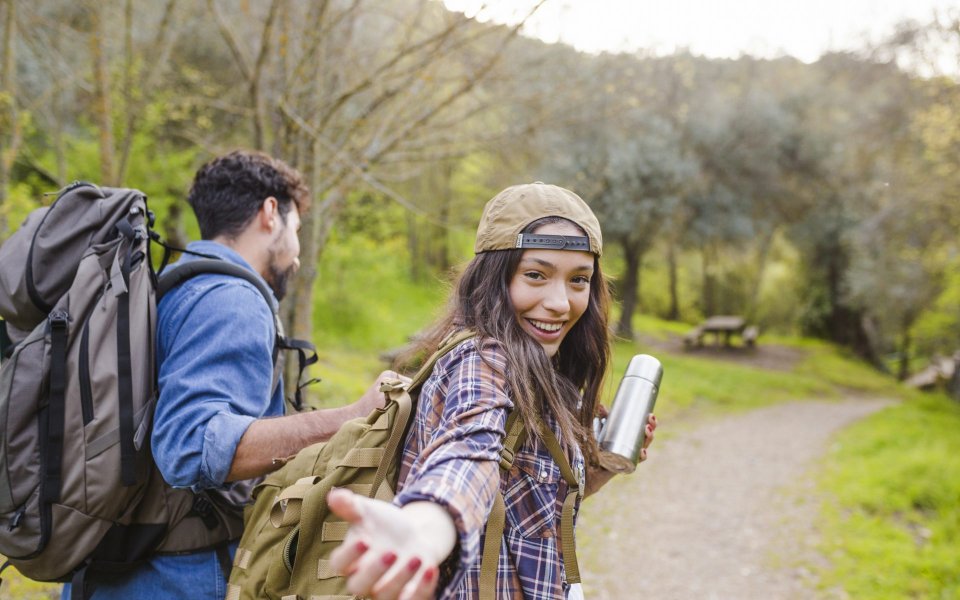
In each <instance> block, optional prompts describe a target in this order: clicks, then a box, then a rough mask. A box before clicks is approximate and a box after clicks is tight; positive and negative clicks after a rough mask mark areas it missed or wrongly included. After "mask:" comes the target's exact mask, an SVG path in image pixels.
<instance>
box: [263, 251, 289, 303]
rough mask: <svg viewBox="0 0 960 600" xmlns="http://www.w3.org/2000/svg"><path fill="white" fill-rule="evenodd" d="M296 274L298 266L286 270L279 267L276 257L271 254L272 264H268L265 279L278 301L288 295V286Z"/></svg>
mask: <svg viewBox="0 0 960 600" xmlns="http://www.w3.org/2000/svg"><path fill="white" fill-rule="evenodd" d="M296 272H297V266H296V265H295V264H293V265H290V266H289V267H287V268H286V269H281V268H280V267H279V266H277V262H276V260H275V256H274V255H273V253H271V256H270V262H269V263H268V264H267V276H266V277H265V278H264V279H266V281H267V285H269V286H270V289H271V290H273V295H274V296H276V297H277V300H283V298H284V296H286V295H287V284H288V283H289V282H290V278H291V277H292V276H293V274H294V273H296Z"/></svg>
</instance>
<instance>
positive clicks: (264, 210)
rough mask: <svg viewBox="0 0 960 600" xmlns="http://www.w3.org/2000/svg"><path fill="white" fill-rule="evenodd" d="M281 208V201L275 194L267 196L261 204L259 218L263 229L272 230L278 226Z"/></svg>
mask: <svg viewBox="0 0 960 600" xmlns="http://www.w3.org/2000/svg"><path fill="white" fill-rule="evenodd" d="M279 208H280V206H279V203H278V202H277V199H276V198H274V197H273V196H269V197H267V199H266V200H264V201H263V202H262V203H261V204H260V210H259V211H258V212H257V219H258V222H259V223H260V226H261V227H262V228H263V229H266V230H267V231H270V232H272V231H273V229H274V228H275V227H276V226H277V218H278V217H279V216H280V213H279Z"/></svg>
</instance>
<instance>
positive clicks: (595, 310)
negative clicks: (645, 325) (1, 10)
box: [328, 182, 656, 600]
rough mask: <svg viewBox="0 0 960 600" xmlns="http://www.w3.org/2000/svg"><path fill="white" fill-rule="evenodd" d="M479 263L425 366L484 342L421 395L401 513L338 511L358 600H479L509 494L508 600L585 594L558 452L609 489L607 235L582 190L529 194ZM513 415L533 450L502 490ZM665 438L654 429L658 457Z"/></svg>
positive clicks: (500, 217) (499, 220) (381, 507)
mask: <svg viewBox="0 0 960 600" xmlns="http://www.w3.org/2000/svg"><path fill="white" fill-rule="evenodd" d="M474 249H475V252H476V256H475V257H474V259H473V260H472V261H471V262H470V263H469V264H468V265H467V267H466V269H465V271H464V273H463V274H462V275H461V277H460V279H459V282H458V285H457V287H456V290H455V292H454V294H453V296H452V298H451V301H450V308H449V311H448V314H447V316H446V317H444V318H443V319H441V320H440V322H439V323H438V324H437V325H436V326H435V327H434V328H433V329H432V331H431V334H430V335H428V336H426V337H425V339H424V341H423V342H422V345H421V350H423V351H426V352H427V353H429V352H432V351H433V350H435V349H436V348H437V347H438V346H439V345H440V343H441V341H442V340H444V339H447V338H448V337H449V336H451V335H452V334H455V333H457V332H459V331H464V330H470V331H473V332H475V333H476V335H475V336H474V337H472V338H469V339H467V340H465V341H463V342H461V343H460V344H459V345H457V346H456V347H455V348H454V349H453V350H452V351H450V352H449V353H448V354H446V355H445V356H444V357H443V358H441V359H440V360H439V361H438V362H437V364H436V366H435V367H434V369H433V372H432V374H431V376H430V377H429V378H428V380H427V381H426V382H425V383H424V385H423V387H422V389H421V391H420V396H419V403H418V407H417V413H416V416H415V420H414V422H413V424H412V427H411V431H410V433H409V435H408V437H407V439H406V442H405V449H404V457H403V464H402V467H401V471H400V478H399V483H398V488H399V490H400V491H399V492H398V495H397V497H396V499H395V500H394V504H392V505H391V504H388V503H385V502H377V501H372V500H367V499H364V498H361V497H358V496H354V495H353V494H351V493H350V492H348V491H346V490H335V491H333V492H331V493H330V495H329V497H328V502H329V504H330V506H331V508H332V509H333V510H334V512H337V513H338V514H339V515H340V516H341V517H343V518H345V519H346V520H348V521H350V522H351V523H352V526H351V528H350V532H349V534H348V536H347V538H346V540H345V541H344V543H343V545H341V546H340V548H338V549H337V551H336V552H335V553H334V555H333V557H332V560H333V566H334V568H337V569H339V570H340V571H341V572H344V573H346V574H347V575H349V582H348V588H349V590H350V591H351V592H352V593H355V594H359V595H368V596H373V597H375V598H378V599H392V598H403V599H407V598H430V597H433V596H434V593H435V592H436V593H437V595H438V596H439V597H443V598H464V599H465V598H477V597H479V594H480V562H481V554H482V549H481V540H482V535H483V531H484V527H485V525H486V523H487V519H488V516H489V515H490V513H491V508H492V506H493V504H494V501H495V498H496V496H497V491H498V490H499V491H500V492H501V493H502V494H503V499H504V503H505V506H506V525H505V529H504V533H503V541H502V543H501V556H500V562H499V568H498V570H497V573H496V585H495V587H496V590H495V592H496V593H495V596H496V597H497V598H521V597H522V598H526V599H527V600H535V599H540V598H543V599H547V598H550V599H553V598H563V597H572V596H573V595H575V594H576V593H577V592H576V591H575V590H576V588H575V587H574V586H571V585H570V583H568V577H567V573H566V572H565V567H564V562H563V558H564V557H563V556H562V552H561V548H562V539H560V538H561V537H562V536H561V528H560V519H561V517H560V515H561V508H562V504H563V501H564V499H565V498H566V495H567V489H568V487H571V486H569V485H568V484H567V482H566V481H565V479H564V477H563V476H562V472H561V467H562V466H563V465H561V464H558V460H555V459H554V457H553V456H552V455H551V452H550V451H549V449H548V446H549V440H550V439H556V440H559V442H560V446H562V450H563V452H562V453H561V460H560V461H559V462H560V463H566V462H569V465H570V466H572V472H573V473H576V474H577V477H578V479H579V482H578V486H579V489H581V490H582V489H586V490H587V492H588V493H589V492H591V491H594V490H596V489H597V488H598V487H599V486H600V485H602V484H603V483H605V482H606V481H607V480H608V479H609V478H610V476H611V474H610V473H609V472H604V471H603V470H602V469H599V468H596V467H595V468H589V469H586V471H587V473H586V479H587V481H584V479H585V477H584V473H585V464H589V465H595V464H597V459H598V449H597V445H596V440H595V439H594V437H593V435H592V433H591V427H590V426H591V424H592V421H593V418H594V416H595V414H596V412H597V410H598V404H597V401H598V398H599V395H600V390H601V384H602V380H603V376H604V373H605V371H606V367H607V363H608V360H609V355H610V341H609V334H608V328H607V309H608V304H609V293H608V289H607V283H606V281H605V280H604V278H603V275H602V273H601V271H600V263H599V258H600V254H601V250H602V239H601V234H600V225H599V223H598V222H597V219H596V217H595V216H594V215H593V213H592V212H591V211H590V208H589V207H588V206H587V205H586V203H584V202H583V200H581V199H580V197H579V196H577V195H576V194H574V193H573V192H570V191H569V190H565V189H563V188H559V187H556V186H552V185H547V184H543V183H539V182H538V183H533V184H526V185H518V186H513V187H510V188H507V189H506V190H504V191H503V192H501V193H500V194H498V195H497V196H496V197H494V198H493V199H492V200H491V201H490V202H489V203H487V206H486V208H485V209H484V213H483V216H482V217H481V221H480V225H479V228H478V230H477V238H476V244H475V248H474ZM511 411H513V412H516V413H517V415H519V418H520V419H521V420H522V422H523V424H524V427H525V429H526V432H527V436H526V438H525V440H524V441H523V443H522V445H521V446H520V448H519V450H518V452H517V453H516V457H515V459H514V461H513V465H512V467H511V469H510V470H509V472H504V473H503V475H502V476H501V472H500V470H499V466H498V464H499V460H500V452H501V449H502V448H503V444H504V436H505V427H506V423H507V418H508V414H509V413H510V412H511ZM655 428H656V420H655V418H653V417H651V419H650V422H649V424H648V425H647V441H646V445H649V443H650V441H652V439H653V430H654V429H655ZM563 455H565V458H564V457H563ZM642 456H643V458H645V456H646V450H645V449H644V450H643V454H642ZM565 472H566V473H570V472H571V470H570V469H567V470H566V471H565ZM577 502H578V500H577ZM504 554H506V555H507V556H504ZM438 586H439V592H438V591H437V590H438Z"/></svg>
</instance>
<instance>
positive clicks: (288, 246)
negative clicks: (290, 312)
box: [265, 205, 300, 300]
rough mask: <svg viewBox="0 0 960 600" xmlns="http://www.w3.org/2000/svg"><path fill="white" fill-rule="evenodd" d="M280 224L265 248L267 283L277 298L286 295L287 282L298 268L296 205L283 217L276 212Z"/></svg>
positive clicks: (297, 213) (298, 241) (297, 215)
mask: <svg viewBox="0 0 960 600" xmlns="http://www.w3.org/2000/svg"><path fill="white" fill-rule="evenodd" d="M276 218H277V219H280V221H281V225H280V227H279V228H278V229H276V230H275V232H274V237H273V240H271V242H270V246H269V247H268V248H267V252H268V257H267V276H266V278H265V279H266V280H267V284H268V285H269V286H270V288H271V289H272V290H273V293H274V295H275V296H276V297H277V300H283V297H284V296H286V295H287V283H288V282H289V280H290V277H291V276H292V275H293V274H294V273H296V272H297V269H299V268H300V237H299V232H300V212H299V211H298V210H297V207H296V205H293V206H291V207H290V210H289V211H287V217H286V219H284V218H283V217H281V216H280V213H279V211H278V212H277V217H276Z"/></svg>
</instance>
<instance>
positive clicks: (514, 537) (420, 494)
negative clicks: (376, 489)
mask: <svg viewBox="0 0 960 600" xmlns="http://www.w3.org/2000/svg"><path fill="white" fill-rule="evenodd" d="M506 368H507V365H506V359H505V357H504V355H503V352H502V350H501V349H500V345H499V343H498V342H496V341H492V340H483V341H482V342H481V341H480V340H477V339H476V338H473V339H469V340H466V341H465V342H463V343H461V344H460V345H459V346H457V347H456V348H455V349H454V350H453V351H451V352H450V353H449V354H447V355H446V356H444V357H443V358H441V359H440V360H439V361H438V362H437V364H436V366H435V367H434V370H433V373H432V374H431V376H430V377H429V378H428V379H427V381H426V382H425V383H424V385H423V388H422V389H421V392H420V400H419V405H418V407H417V412H416V415H415V417H414V423H413V426H412V427H411V430H410V433H409V435H408V437H407V440H406V443H405V447H404V455H403V462H402V465H401V470H400V478H399V486H398V487H399V490H400V491H399V493H398V495H397V497H396V499H395V501H394V502H395V503H396V504H398V505H400V506H402V505H404V504H408V503H410V502H414V501H418V500H428V501H433V502H437V503H439V504H441V505H443V506H445V507H446V508H447V510H448V511H449V512H450V514H451V516H452V517H453V519H454V523H455V524H456V528H457V532H458V549H455V550H454V552H453V555H452V556H451V559H450V561H448V564H446V565H445V567H447V568H445V569H444V574H445V577H443V578H442V579H441V585H443V586H444V587H443V589H442V590H441V591H440V592H439V593H438V597H439V598H444V599H447V598H457V599H464V600H466V599H475V598H477V597H478V596H479V585H480V582H479V578H480V559H481V557H482V552H483V548H482V545H483V535H484V530H485V525H486V522H487V518H488V516H489V514H490V511H491V509H492V507H493V501H494V497H495V495H496V491H497V489H498V486H499V490H500V491H501V493H502V494H503V497H504V502H505V504H506V508H507V514H506V526H505V528H504V534H503V539H502V540H501V542H500V544H501V546H500V562H499V564H498V568H497V594H496V597H497V598H525V599H526V600H556V599H559V598H564V597H565V596H566V591H567V588H568V584H567V583H566V578H565V574H564V569H563V560H562V557H561V554H560V547H561V546H560V539H559V534H560V514H561V509H562V506H563V498H564V497H565V496H566V493H567V484H566V482H565V481H564V480H563V477H561V475H560V468H559V467H558V466H557V464H556V463H555V462H554V460H553V458H552V457H551V456H550V452H549V451H548V450H547V448H546V446H544V445H543V443H542V442H540V440H539V439H537V438H536V437H535V436H533V435H528V436H527V439H526V441H525V442H524V444H523V445H522V446H521V447H520V449H519V451H518V453H517V456H516V459H515V461H514V465H513V468H512V469H511V470H510V472H509V473H507V474H506V475H505V476H504V477H502V478H501V472H500V468H499V459H500V450H501V448H502V443H503V437H504V426H505V423H506V419H507V414H508V412H509V411H510V409H512V408H513V403H512V401H511V400H510V395H509V393H508V391H507V383H506V380H505V378H504V376H503V375H502V374H503V373H504V371H505V369H506ZM543 418H544V422H545V423H546V424H547V425H548V426H550V427H552V428H553V429H554V431H555V433H557V434H558V437H559V431H557V426H556V423H555V421H554V419H553V418H552V417H551V415H543ZM568 458H569V459H570V464H571V465H572V466H573V468H574V472H576V473H578V474H580V479H581V482H580V483H581V489H583V472H584V471H583V466H584V465H583V456H582V454H581V453H580V449H579V448H576V449H574V455H573V456H569V457H568ZM578 508H579V507H578Z"/></svg>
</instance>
